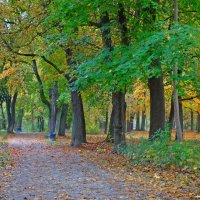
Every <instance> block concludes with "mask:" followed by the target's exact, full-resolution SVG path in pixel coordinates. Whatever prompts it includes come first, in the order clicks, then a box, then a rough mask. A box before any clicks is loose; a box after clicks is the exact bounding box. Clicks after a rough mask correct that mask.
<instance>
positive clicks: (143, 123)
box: [140, 110, 146, 131]
mask: <svg viewBox="0 0 200 200" xmlns="http://www.w3.org/2000/svg"><path fill="white" fill-rule="evenodd" d="M145 122H146V112H145V110H143V111H142V123H141V129H140V130H141V131H144V130H145Z"/></svg>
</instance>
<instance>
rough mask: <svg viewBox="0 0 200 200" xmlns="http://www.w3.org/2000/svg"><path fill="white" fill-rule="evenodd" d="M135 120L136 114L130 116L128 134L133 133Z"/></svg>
mask: <svg viewBox="0 0 200 200" xmlns="http://www.w3.org/2000/svg"><path fill="white" fill-rule="evenodd" d="M133 120H134V113H131V114H130V117H129V120H127V130H126V131H127V132H131V131H132V130H133Z"/></svg>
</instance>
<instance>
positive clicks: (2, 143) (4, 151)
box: [0, 132, 10, 168]
mask: <svg viewBox="0 0 200 200" xmlns="http://www.w3.org/2000/svg"><path fill="white" fill-rule="evenodd" d="M7 139H8V134H7V133H6V132H0V168H2V167H5V166H6V165H7V163H8V162H9V161H10V155H9V149H8V143H7Z"/></svg>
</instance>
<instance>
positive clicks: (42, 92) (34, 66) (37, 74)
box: [32, 59, 51, 133]
mask: <svg viewBox="0 0 200 200" xmlns="http://www.w3.org/2000/svg"><path fill="white" fill-rule="evenodd" d="M32 69H33V72H34V75H35V77H36V79H37V82H38V86H39V92H40V99H41V101H42V103H43V104H45V105H46V107H47V108H48V111H49V113H48V114H49V116H48V132H49V133H50V132H51V126H50V118H51V105H50V102H49V101H48V100H47V98H46V96H45V94H44V87H43V83H42V80H41V78H40V75H39V73H38V69H37V63H36V60H35V59H33V60H32Z"/></svg>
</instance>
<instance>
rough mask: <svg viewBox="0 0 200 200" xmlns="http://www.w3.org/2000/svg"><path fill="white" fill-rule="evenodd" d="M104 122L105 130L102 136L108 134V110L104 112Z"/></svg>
mask: <svg viewBox="0 0 200 200" xmlns="http://www.w3.org/2000/svg"><path fill="white" fill-rule="evenodd" d="M105 117H106V120H105V129H104V134H107V133H108V110H106V116H105Z"/></svg>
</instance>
